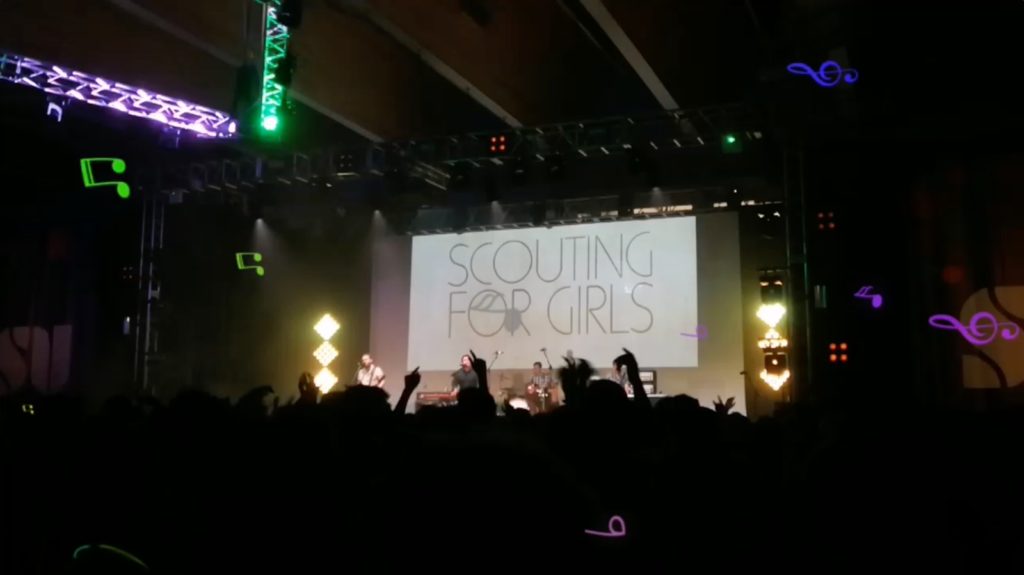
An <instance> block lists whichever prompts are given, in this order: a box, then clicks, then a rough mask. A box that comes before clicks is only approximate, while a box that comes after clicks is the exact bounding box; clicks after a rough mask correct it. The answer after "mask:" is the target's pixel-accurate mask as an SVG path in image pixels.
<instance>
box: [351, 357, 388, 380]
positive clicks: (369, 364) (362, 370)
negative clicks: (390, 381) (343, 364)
mask: <svg viewBox="0 0 1024 575" xmlns="http://www.w3.org/2000/svg"><path fill="white" fill-rule="evenodd" d="M359 365H360V367H359V371H358V372H356V384H358V385H369V386H371V387H384V370H383V369H381V368H380V366H379V365H377V364H375V363H374V362H373V357H372V356H370V354H368V353H364V354H363V357H362V358H361V359H360V360H359Z"/></svg>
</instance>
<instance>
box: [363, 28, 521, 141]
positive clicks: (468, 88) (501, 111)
mask: <svg viewBox="0 0 1024 575" xmlns="http://www.w3.org/2000/svg"><path fill="white" fill-rule="evenodd" d="M364 15H365V16H366V17H367V18H368V19H369V20H370V21H371V22H373V23H374V25H376V26H377V27H378V28H380V29H381V30H383V31H384V32H386V33H387V34H388V35H389V36H391V37H392V38H394V39H395V41H396V42H398V43H399V44H401V45H402V46H405V47H406V48H408V49H409V50H410V51H411V52H412V53H413V54H415V55H416V56H418V57H419V58H420V59H421V60H423V62H424V63H425V64H426V65H427V66H429V67H430V68H431V69H433V70H434V71H435V72H437V73H438V74H440V75H441V76H442V77H444V78H445V79H446V80H448V81H449V82H451V83H452V84H453V85H455V87H456V88H458V89H459V90H460V91H462V92H465V93H466V94H467V95H468V96H469V97H470V98H473V99H474V100H476V102H477V103H478V104H480V105H481V106H483V107H484V108H485V109H486V110H487V111H489V112H490V113H492V114H494V115H495V116H497V117H498V118H501V121H502V122H505V123H506V124H508V125H509V126H512V127H515V128H521V127H522V126H523V123H522V122H520V121H519V120H518V119H516V118H515V117H514V116H513V115H512V114H511V113H510V112H509V111H508V110H506V109H505V108H503V107H502V106H501V104H499V103H497V102H495V101H494V100H492V99H491V98H490V97H489V96H487V94H485V93H484V92H483V91H482V90H480V89H479V88H477V87H476V86H474V85H473V83H472V82H470V81H469V80H468V79H466V78H465V77H463V76H462V75H461V74H459V73H458V72H456V71H455V69H454V68H452V67H451V66H449V65H448V64H446V63H445V62H444V61H443V60H441V59H440V58H438V57H437V56H436V55H435V54H434V53H433V52H431V51H430V50H428V49H427V48H425V47H424V46H423V45H421V44H420V43H419V42H417V41H416V40H415V39H414V38H413V37H412V36H410V35H408V34H406V33H405V32H403V31H402V29H401V28H399V27H398V26H396V25H395V24H394V23H393V22H391V21H390V20H388V19H387V18H385V17H384V16H382V15H381V14H380V13H379V12H378V11H376V10H374V9H372V8H370V9H366V10H365V11H364Z"/></svg>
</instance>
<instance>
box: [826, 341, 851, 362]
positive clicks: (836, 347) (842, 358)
mask: <svg viewBox="0 0 1024 575" xmlns="http://www.w3.org/2000/svg"><path fill="white" fill-rule="evenodd" d="M849 349H850V346H849V345H847V343H846V342H845V341H843V342H839V343H835V342H832V343H829V344H828V351H829V354H828V361H829V363H836V362H837V361H838V362H841V363H846V362H847V361H849V360H850V356H849V355H848V354H847V353H845V352H847V351H848V350H849ZM837 351H839V352H844V353H836V352H837Z"/></svg>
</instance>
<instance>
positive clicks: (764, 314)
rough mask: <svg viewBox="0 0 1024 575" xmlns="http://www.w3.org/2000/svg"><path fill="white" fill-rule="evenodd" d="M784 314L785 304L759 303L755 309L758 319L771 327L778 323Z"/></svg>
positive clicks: (773, 327)
mask: <svg viewBox="0 0 1024 575" xmlns="http://www.w3.org/2000/svg"><path fill="white" fill-rule="evenodd" d="M784 315H786V306H784V305H782V304H781V303H766V304H761V307H760V308H758V310H757V317H758V319H760V320H761V321H763V322H764V323H765V325H767V326H768V327H770V328H772V329H775V326H777V325H779V321H781V320H782V316H784Z"/></svg>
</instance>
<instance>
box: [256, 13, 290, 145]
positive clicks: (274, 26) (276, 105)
mask: <svg viewBox="0 0 1024 575" xmlns="http://www.w3.org/2000/svg"><path fill="white" fill-rule="evenodd" d="M265 9H266V25H265V28H264V42H263V89H262V94H261V96H260V126H261V127H263V129H265V130H268V131H275V130H277V124H278V121H279V119H280V111H281V107H282V106H284V96H285V88H284V86H283V85H281V83H280V82H278V81H277V69H278V68H279V67H280V65H281V61H282V60H284V59H285V57H286V56H287V55H288V38H289V32H288V27H287V26H285V25H284V24H282V23H281V22H280V21H279V20H278V19H277V10H278V3H277V2H267V3H266V5H265Z"/></svg>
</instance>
